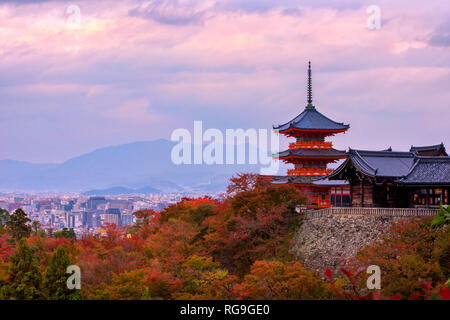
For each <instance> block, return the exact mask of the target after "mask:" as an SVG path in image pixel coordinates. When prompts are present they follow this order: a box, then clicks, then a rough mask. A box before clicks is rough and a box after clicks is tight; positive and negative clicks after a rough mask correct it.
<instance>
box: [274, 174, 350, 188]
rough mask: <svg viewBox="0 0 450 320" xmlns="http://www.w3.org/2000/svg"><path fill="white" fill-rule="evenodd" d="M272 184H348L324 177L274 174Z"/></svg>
mask: <svg viewBox="0 0 450 320" xmlns="http://www.w3.org/2000/svg"><path fill="white" fill-rule="evenodd" d="M271 183H272V184H286V183H294V184H312V185H317V186H337V185H348V182H347V181H345V180H328V179H327V178H325V177H314V176H274V177H273V180H272V182H271Z"/></svg>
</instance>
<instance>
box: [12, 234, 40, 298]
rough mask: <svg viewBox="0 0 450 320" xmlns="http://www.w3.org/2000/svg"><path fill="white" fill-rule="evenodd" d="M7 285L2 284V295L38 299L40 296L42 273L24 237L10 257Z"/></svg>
mask: <svg viewBox="0 0 450 320" xmlns="http://www.w3.org/2000/svg"><path fill="white" fill-rule="evenodd" d="M8 276H9V280H8V285H6V286H4V287H3V289H4V295H5V296H7V297H8V298H9V299H17V300H24V299H39V298H41V297H42V292H41V283H42V275H41V272H40V270H39V265H38V260H37V258H36V257H35V256H34V254H33V250H32V249H31V247H30V246H29V244H28V242H27V240H26V239H24V238H22V239H21V240H20V241H19V243H18V248H17V252H16V253H15V254H14V255H12V256H11V257H10V265H9V269H8Z"/></svg>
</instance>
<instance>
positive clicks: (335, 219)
mask: <svg viewBox="0 0 450 320" xmlns="http://www.w3.org/2000/svg"><path fill="white" fill-rule="evenodd" d="M437 212H438V209H396V208H354V207H352V208H327V209H322V210H316V211H312V212H306V213H302V214H300V217H299V219H301V220H302V223H301V226H300V227H299V228H298V230H297V231H296V233H295V235H294V242H293V246H292V247H291V252H292V254H293V255H294V256H295V257H296V259H297V260H298V261H299V262H300V263H302V264H303V265H305V266H306V267H307V268H309V269H312V270H318V271H319V272H321V273H323V270H324V269H326V268H330V269H333V270H336V269H337V268H338V267H339V266H341V265H342V264H343V261H344V260H345V259H348V258H350V257H352V256H354V255H355V253H356V252H357V251H358V250H360V249H362V248H363V247H365V246H366V245H368V244H370V243H373V242H374V241H377V240H379V239H380V238H381V236H382V235H384V234H386V233H387V230H388V229H389V227H390V226H391V224H392V223H393V222H395V221H398V220H400V219H407V218H424V217H432V216H434V215H436V214H437Z"/></svg>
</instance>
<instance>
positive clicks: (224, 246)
mask: <svg viewBox="0 0 450 320" xmlns="http://www.w3.org/2000/svg"><path fill="white" fill-rule="evenodd" d="M302 203H304V198H303V197H302V195H301V194H299V193H298V191H297V190H296V189H295V188H294V187H291V186H270V187H267V188H254V189H251V190H247V191H242V192H239V193H237V194H235V195H234V196H233V197H230V198H228V199H227V200H226V202H225V208H223V209H222V210H220V211H219V212H218V213H217V214H216V215H214V216H211V217H209V218H208V219H206V220H205V222H204V223H203V224H204V225H205V226H207V228H208V230H207V232H206V234H205V236H204V239H205V247H206V248H208V249H209V251H210V253H211V254H212V255H213V256H214V257H215V258H216V259H217V260H218V261H220V262H222V263H223V264H224V265H225V266H226V267H227V268H228V269H229V270H230V271H232V272H236V274H237V275H239V276H243V275H245V274H246V273H247V272H248V271H249V270H250V267H251V265H252V264H253V263H254V262H255V261H256V260H261V259H266V258H275V257H276V258H280V259H283V257H286V258H288V257H287V255H288V252H287V248H288V242H289V236H290V231H292V230H290V217H291V216H292V215H293V214H294V213H295V207H296V206H297V205H299V204H302Z"/></svg>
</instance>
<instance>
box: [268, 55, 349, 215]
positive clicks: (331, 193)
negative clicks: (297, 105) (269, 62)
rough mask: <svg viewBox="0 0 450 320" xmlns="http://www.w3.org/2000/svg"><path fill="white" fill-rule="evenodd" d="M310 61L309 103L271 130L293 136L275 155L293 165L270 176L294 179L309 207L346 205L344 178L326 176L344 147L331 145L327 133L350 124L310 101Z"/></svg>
mask: <svg viewBox="0 0 450 320" xmlns="http://www.w3.org/2000/svg"><path fill="white" fill-rule="evenodd" d="M311 82H312V79H311V62H309V64H308V104H307V106H306V107H305V109H304V110H303V112H302V113H300V114H299V115H298V116H297V117H295V118H294V119H293V120H291V121H289V122H287V123H285V124H283V125H279V126H274V127H273V128H274V130H275V131H277V132H278V133H281V134H283V135H285V136H287V137H292V138H295V142H292V143H290V144H289V149H288V150H285V151H282V152H280V153H278V154H277V158H278V159H280V160H282V161H283V162H285V163H290V164H293V165H294V168H293V169H289V170H288V171H287V176H277V177H273V180H272V183H273V184H285V183H293V184H294V185H295V186H296V187H297V188H298V189H299V190H301V192H302V193H304V194H305V196H306V197H307V203H308V206H309V207H312V208H326V207H329V206H330V205H335V206H345V205H346V204H347V203H348V204H349V203H350V199H349V188H348V185H347V183H346V182H345V181H336V180H334V181H331V180H328V179H326V178H325V176H327V175H328V174H330V173H331V172H332V171H333V169H329V168H328V167H327V165H328V164H329V163H333V162H336V161H338V160H339V159H344V158H346V157H347V155H346V153H345V151H340V150H336V149H334V148H333V144H332V142H331V141H326V140H325V139H326V138H328V137H332V136H334V135H335V134H338V133H341V132H345V131H347V130H348V129H349V125H345V124H343V123H339V122H336V121H333V120H331V119H329V118H327V117H326V116H324V115H323V114H322V113H320V112H319V111H317V109H316V107H315V106H314V105H313V103H312V83H311Z"/></svg>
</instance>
